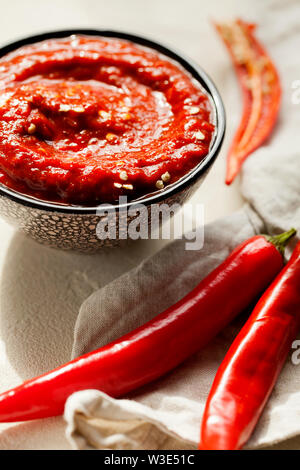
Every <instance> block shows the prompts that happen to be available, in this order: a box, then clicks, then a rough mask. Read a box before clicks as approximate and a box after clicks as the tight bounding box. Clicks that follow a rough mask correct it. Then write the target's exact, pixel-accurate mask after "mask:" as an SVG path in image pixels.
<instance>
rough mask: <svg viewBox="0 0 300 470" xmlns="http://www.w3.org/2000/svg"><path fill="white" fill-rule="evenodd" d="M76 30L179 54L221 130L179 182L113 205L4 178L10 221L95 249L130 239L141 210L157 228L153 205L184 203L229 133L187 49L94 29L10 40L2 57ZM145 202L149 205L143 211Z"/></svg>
mask: <svg viewBox="0 0 300 470" xmlns="http://www.w3.org/2000/svg"><path fill="white" fill-rule="evenodd" d="M72 34H81V35H91V36H104V37H110V38H118V39H125V40H128V41H131V42H134V43H136V44H139V45H141V46H146V47H148V48H151V49H154V50H156V51H158V52H159V53H162V54H164V55H165V56H167V57H169V58H171V59H173V60H175V61H176V62H177V63H179V64H180V65H181V66H182V67H183V68H184V69H185V70H186V71H188V72H189V73H190V74H191V75H192V77H193V78H194V79H195V80H196V81H198V83H200V84H201V86H202V87H203V88H204V89H205V90H206V92H207V94H208V96H209V98H210V101H211V104H212V107H213V113H214V121H215V122H214V124H215V132H214V135H213V138H212V142H211V145H210V150H209V152H208V154H207V155H206V156H205V158H204V159H203V160H202V161H201V162H200V163H199V164H198V165H197V166H195V167H194V168H193V169H192V170H191V171H190V172H189V173H187V174H186V175H185V176H183V177H182V178H181V179H180V180H178V181H177V182H176V183H174V184H172V185H169V186H167V187H166V188H165V189H163V190H161V191H157V192H154V193H152V194H147V195H145V196H143V197H141V198H139V199H137V200H133V201H129V202H124V203H120V204H116V205H113V206H112V205H109V204H103V205H101V207H100V208H99V206H76V205H65V204H59V203H52V202H48V201H44V200H40V199H36V198H33V197H30V196H27V195H24V194H21V193H19V192H17V191H14V190H12V189H10V188H8V187H6V186H4V185H1V184H0V215H1V216H2V217H3V218H4V219H5V220H7V221H8V222H9V223H10V224H12V225H13V226H15V227H16V228H17V229H19V230H21V231H23V232H24V233H25V234H27V235H28V236H30V237H31V238H33V239H34V240H36V241H38V242H40V243H43V244H46V245H48V246H51V247H55V248H61V249H65V250H78V251H82V252H93V251H97V250H99V249H100V248H102V247H104V246H115V245H118V244H120V242H121V241H123V240H126V239H127V238H128V236H127V231H128V227H129V225H130V223H131V222H132V220H133V219H135V218H136V217H137V215H139V217H140V222H141V223H143V224H146V225H147V227H151V230H152V229H155V228H156V227H154V225H157V224H160V222H161V218H159V220H157V218H156V221H155V223H154V221H153V217H151V208H152V207H153V205H157V207H161V205H162V204H167V205H168V206H173V205H174V204H175V203H176V207H178V205H182V204H184V202H185V201H186V200H187V199H188V198H189V197H190V196H191V195H192V194H193V193H194V192H195V191H196V190H197V189H198V188H199V186H200V185H201V183H202V181H203V179H204V178H205V176H206V175H207V173H208V171H209V169H210V168H211V167H212V165H213V162H214V161H215V159H216V157H217V155H218V153H219V151H220V148H221V145H222V142H223V138H224V133H225V112H224V106H223V103H222V99H221V97H220V94H219V92H218V90H217V88H216V87H215V85H214V83H213V82H212V80H211V79H210V78H209V77H208V75H207V74H206V73H205V72H204V71H203V70H202V68H201V67H199V65H197V64H195V63H193V62H192V61H191V60H190V59H188V58H186V57H185V56H184V55H182V54H181V53H179V52H176V51H174V50H172V49H170V48H169V47H166V46H164V45H162V44H160V43H156V42H154V41H152V40H150V39H147V38H145V37H142V36H136V35H133V34H129V33H125V32H120V31H110V30H109V31H108V30H94V29H77V30H73V29H72V30H64V31H54V32H49V33H44V34H39V35H36V36H30V37H28V38H25V39H21V40H19V41H16V42H13V43H10V44H8V45H7V46H4V47H2V48H0V57H2V56H3V55H5V54H7V53H9V52H11V51H13V50H15V49H17V48H19V47H22V46H25V45H28V44H32V43H35V42H39V41H44V40H47V39H51V38H63V37H68V36H70V35H72ZM141 204H142V205H143V207H146V210H145V211H139V208H140V207H141ZM174 207H175V206H174ZM112 214H113V216H114V217H115V221H116V222H115V226H114V230H113V231H108V232H107V234H106V235H104V236H103V230H102V231H101V236H99V226H100V225H99V222H100V223H102V225H101V226H102V227H105V224H106V221H107V220H108V217H110V216H111V215H112Z"/></svg>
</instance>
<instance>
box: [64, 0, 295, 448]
mask: <svg viewBox="0 0 300 470" xmlns="http://www.w3.org/2000/svg"><path fill="white" fill-rule="evenodd" d="M281 5H283V4H282V3H279V2H276V1H274V2H273V4H272V5H271V7H272V8H271V7H270V11H271V13H270V14H269V15H267V16H266V17H265V18H263V20H262V21H263V23H264V41H265V42H266V43H267V44H268V45H269V49H271V52H272V56H273V58H274V60H275V63H276V64H277V66H278V68H279V72H280V75H281V79H282V89H283V103H282V112H281V117H280V121H279V123H278V125H277V127H276V130H275V132H274V134H273V136H272V138H271V139H270V140H269V141H268V142H267V143H266V144H265V145H264V146H263V147H261V148H260V149H259V150H257V151H256V152H255V154H253V155H252V156H251V157H250V158H248V160H247V161H246V163H245V164H244V167H243V171H242V184H241V190H242V194H243V196H244V198H245V199H246V201H247V202H246V204H245V206H244V208H243V209H242V210H240V211H238V212H236V213H235V214H233V215H232V216H229V217H226V218H224V219H222V220H219V221H217V222H215V223H213V224H210V225H208V226H207V227H205V241H204V247H203V249H202V250H200V251H199V252H195V251H186V250H185V249H184V244H185V241H184V240H176V241H173V242H171V243H170V244H169V245H167V246H166V247H165V248H163V249H162V250H161V251H160V252H158V253H156V254H155V255H154V256H153V257H151V258H148V259H147V260H145V261H144V262H143V263H142V264H141V265H140V266H138V267H137V268H135V269H133V270H132V271H129V272H128V273H126V274H124V275H122V276H121V277H119V278H118V279H116V280H114V281H113V282H111V283H109V284H108V285H106V286H105V287H103V288H102V289H100V290H96V291H95V292H94V293H93V294H92V295H91V296H90V297H89V298H88V299H87V300H86V301H85V302H84V303H83V304H82V306H81V309H80V313H79V316H78V319H77V322H76V327H75V338H74V345H73V357H75V356H78V355H80V354H83V353H86V352H88V351H91V350H93V349H95V348H98V347H100V346H102V345H104V344H106V343H108V342H110V341H112V340H114V339H116V338H118V337H119V336H121V335H123V334H124V333H126V332H128V331H130V330H131V329H133V328H135V327H137V326H139V325H141V324H143V323H144V322H145V321H147V320H149V319H150V318H153V317H154V316H155V315H157V314H158V313H160V312H161V311H163V310H164V309H165V308H167V307H168V306H170V305H171V304H173V303H175V302H176V301H177V300H179V299H180V298H181V297H183V296H184V295H185V294H186V293H187V292H188V291H190V290H191V289H192V288H193V287H194V286H195V285H196V284H197V283H198V282H199V281H200V280H201V279H202V278H203V277H205V276H206V275H207V274H208V272H210V271H211V270H212V269H213V268H215V267H216V266H217V265H218V264H219V263H220V262H221V261H222V260H223V259H224V258H225V257H226V256H227V255H228V253H229V252H230V251H231V250H232V249H233V248H234V247H235V246H236V245H237V244H238V243H239V242H241V241H242V240H244V239H246V238H248V237H250V236H252V235H254V234H256V233H260V232H266V233H270V234H277V233H279V232H283V231H285V230H288V229H289V228H291V227H295V228H296V229H298V230H299V231H300V133H299V128H300V112H299V110H300V104H299V105H297V104H296V101H297V100H294V102H295V104H293V100H292V93H293V88H292V87H293V86H294V85H293V83H294V81H295V80H296V79H297V78H300V77H299V73H300V70H299V66H298V63H297V62H298V61H297V57H298V51H299V49H300V32H299V28H297V21H298V18H299V14H300V7H299V4H297V2H290V4H289V8H288V9H285V15H284V22H283V21H281V17H282V9H281V8H282V6H281ZM274 25H276V28H275V26H274ZM224 53H225V52H224ZM232 83H234V82H232ZM227 117H228V120H230V119H231V118H232V117H231V115H230V110H227ZM216 203H217V201H216ZM297 237H298V238H299V233H298V235H297ZM295 241H296V240H295ZM293 245H294V243H291V246H290V247H289V249H288V250H287V255H289V254H290V251H291V248H292V247H293ZM162 287H163V288H162ZM233 295H234V293H233ZM243 321H245V318H244V317H243V316H242V317H240V318H238V319H237V320H235V321H234V322H233V323H232V324H231V325H230V326H228V327H227V328H226V329H225V330H224V331H223V332H222V333H221V334H220V335H219V336H218V337H217V338H215V339H214V340H213V341H211V343H210V344H209V345H208V346H207V347H206V348H205V349H204V350H202V351H200V352H199V353H197V354H196V355H194V356H193V357H191V358H190V359H188V360H187V361H185V363H183V364H182V365H181V366H179V367H178V368H177V369H176V370H174V371H173V372H170V373H169V374H167V375H166V376H165V377H162V378H161V379H159V380H157V381H156V382H154V383H152V384H149V385H147V386H145V387H143V388H142V389H140V390H137V391H136V392H135V393H131V394H130V395H129V396H128V397H126V399H112V398H110V397H108V396H107V395H105V394H104V393H102V392H99V391H95V390H86V391H82V392H77V393H75V394H73V395H72V396H71V397H70V398H69V399H68V401H67V404H66V408H65V419H66V421H67V436H68V438H69V439H70V441H71V442H72V445H73V446H74V447H75V448H80V449H88V448H98V449H190V448H196V446H197V443H198V440H199V430H200V423H201V416H202V412H203V409H204V405H205V400H206V398H207V395H208V392H209V389H210V386H211V384H212V381H213V378H214V376H215V373H216V370H217V368H218V366H219V365H220V363H221V361H222V359H223V357H224V355H225V353H226V351H227V349H228V347H229V345H230V344H231V342H232V340H233V338H234V337H235V335H236V334H237V332H238V330H239V328H240V327H241V325H242V324H243ZM298 434H299V435H300V366H299V367H298V366H297V365H294V364H293V363H292V361H291V360H290V359H289V360H288V361H287V363H286V365H285V367H284V369H283V372H282V373H281V375H280V378H279V380H278V383H277V384H276V386H275V389H274V391H273V393H272V396H271V398H270V400H269V402H268V404H267V406H266V408H265V410H264V413H263V415H262V417H261V419H260V421H259V424H258V426H257V429H256V431H255V433H254V435H253V436H252V438H251V439H250V441H249V443H248V447H249V448H255V447H260V446H271V445H273V444H274V443H276V442H279V441H282V440H286V439H289V438H291V437H293V436H297V435H298Z"/></svg>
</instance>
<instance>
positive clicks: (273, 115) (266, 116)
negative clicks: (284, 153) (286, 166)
mask: <svg viewBox="0 0 300 470" xmlns="http://www.w3.org/2000/svg"><path fill="white" fill-rule="evenodd" d="M216 29H217V31H218V32H219V34H220V36H221V38H222V39H223V41H224V43H225V45H226V47H227V49H228V51H229V53H230V56H231V59H232V61H233V64H234V67H235V71H236V74H237V77H238V79H239V82H240V85H241V88H242V93H243V115H242V119H241V123H240V125H239V127H238V130H237V132H236V134H235V137H234V139H233V142H232V144H231V147H230V149H229V153H228V157H227V158H228V160H227V174H226V183H227V184H230V183H232V181H233V180H234V178H235V177H236V175H237V174H238V172H239V170H240V167H241V165H242V163H243V161H244V160H245V159H246V158H247V156H248V155H249V154H250V153H252V152H253V151H254V150H256V149H257V148H258V147H259V146H260V145H261V144H262V143H263V142H264V141H265V140H266V139H267V137H268V136H269V135H270V133H271V131H272V129H273V126H274V124H275V122H276V119H277V116H278V111H279V107H280V98H281V88H280V81H279V76H278V72H277V70H276V67H275V65H274V63H273V62H272V60H271V59H270V57H269V55H268V54H267V52H266V50H265V49H264V48H263V46H262V45H261V44H260V42H259V41H258V40H257V39H256V38H255V36H254V30H255V25H253V24H248V23H245V22H244V21H242V20H236V21H234V22H232V23H218V24H216Z"/></svg>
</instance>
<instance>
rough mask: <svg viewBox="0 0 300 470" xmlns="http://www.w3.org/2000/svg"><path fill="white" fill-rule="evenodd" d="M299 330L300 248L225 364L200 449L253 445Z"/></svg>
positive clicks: (209, 404)
mask: <svg viewBox="0 0 300 470" xmlns="http://www.w3.org/2000/svg"><path fill="white" fill-rule="evenodd" d="M299 329H300V242H298V244H297V245H296V248H295V250H294V252H293V254H292V256H291V259H290V261H289V262H288V264H287V265H286V266H285V268H284V269H283V270H282V271H281V273H280V274H279V275H278V276H277V277H276V279H275V280H274V282H273V283H272V284H271V286H270V287H269V288H268V290H267V291H266V292H265V294H264V295H263V296H262V297H261V299H260V300H259V302H258V304H257V305H256V307H255V309H254V310H253V313H252V314H251V316H250V317H249V319H248V321H247V322H246V324H245V325H244V327H243V328H242V330H241V331H240V333H239V334H238V336H237V337H236V339H235V341H234V342H233V344H232V346H231V347H230V349H229V351H228V353H227V354H226V356H225V359H224V360H223V362H222V364H221V366H220V368H219V370H218V372H217V375H216V377H215V380H214V383H213V385H212V388H211V391H210V393H209V397H208V400H207V403H206V407H205V411H204V416H203V421H202V429H201V442H200V448H201V449H215V450H221V449H222V450H237V449H241V448H242V447H243V446H244V444H245V443H246V442H247V440H248V439H249V437H250V435H251V433H252V431H253V430H254V428H255V425H256V423H257V421H258V419H259V417H260V415H261V413H262V411H263V408H264V406H265V404H266V402H267V400H268V398H269V396H270V394H271V392H272V389H273V387H274V385H275V382H276V380H277V377H278V375H279V373H280V371H281V369H282V367H283V365H284V362H285V360H286V358H287V355H288V353H289V351H290V348H291V344H292V342H293V340H294V339H295V337H296V336H297V333H298V332H299Z"/></svg>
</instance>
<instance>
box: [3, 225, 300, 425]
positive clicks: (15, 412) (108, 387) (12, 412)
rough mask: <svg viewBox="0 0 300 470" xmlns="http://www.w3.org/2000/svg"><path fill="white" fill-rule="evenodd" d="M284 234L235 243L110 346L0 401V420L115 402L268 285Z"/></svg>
mask: <svg viewBox="0 0 300 470" xmlns="http://www.w3.org/2000/svg"><path fill="white" fill-rule="evenodd" d="M294 233H295V230H294V229H292V230H290V231H289V232H286V233H285V234H282V235H280V236H277V237H273V238H270V237H265V236H262V235H259V236H255V237H252V238H250V239H249V240H247V241H245V242H244V243H242V244H240V245H239V246H238V247H237V248H236V249H235V250H234V251H233V252H232V253H231V254H230V255H229V256H228V258H227V259H226V260H225V261H224V262H223V263H222V264H221V265H220V266H219V267H217V268H216V269H215V270H214V271H212V272H211V273H210V274H209V275H208V276H207V277H206V278H205V279H204V280H202V281H201V282H200V283H199V284H198V285H197V287H195V288H194V290H192V291H191V292H190V293H189V294H187V295H186V296H185V297H184V298H183V299H182V300H180V301H179V302H177V303H176V304H175V305H173V306H172V307H170V308H168V309H167V310H166V311H164V312H163V313H161V314H160V315H158V316H157V317H155V318H154V319H153V320H151V321H149V322H148V323H146V324H145V325H144V326H142V327H140V328H137V329H136V330H134V331H132V332H131V333H128V334H127V335H125V336H123V337H122V338H120V339H119V340H117V341H114V342H112V343H110V344H108V345H107V346H104V347H102V348H100V349H98V350H96V351H93V352H91V353H88V354H86V355H84V356H81V357H79V358H77V359H75V360H73V361H71V362H69V363H67V364H65V365H63V366H61V367H59V368H57V369H55V370H53V371H52V372H48V373H46V374H44V375H42V376H40V377H37V378H35V379H32V380H29V381H27V382H25V383H24V384H23V385H21V386H19V387H17V388H15V389H13V390H10V391H8V392H5V393H3V394H1V395H0V421H24V420H29V419H37V418H45V417H49V416H55V415H59V414H61V413H62V412H63V409H64V404H65V401H66V399H67V398H68V396H69V395H70V394H71V393H73V392H76V391H78V390H83V389H88V388H96V389H99V390H102V391H103V392H106V393H107V394H108V395H111V396H114V397H118V396H121V395H124V394H126V393H128V392H130V391H131V390H134V389H136V388H138V387H140V386H142V385H144V384H146V383H148V382H151V381H152V380H155V379H157V378H158V377H160V376H161V375H163V374H165V373H166V372H168V371H170V370H171V369H174V368H175V367H176V366H177V365H178V364H180V363H181V362H182V361H184V360H185V359H186V358H188V357H189V356H190V355H192V354H193V353H195V352H196V351H198V350H200V349H201V348H202V347H203V346H204V345H206V344H207V343H208V342H209V340H210V339H212V338H213V337H214V336H215V335H216V334H217V333H218V332H219V331H220V330H222V328H224V326H225V325H227V324H228V323H229V322H230V321H231V320H232V319H233V318H234V317H235V316H236V315H237V314H238V313H240V312H241V311H242V310H243V309H245V308H246V307H247V306H248V305H249V303H250V302H251V301H253V300H254V299H255V298H257V296H258V295H259V294H260V293H261V292H262V291H263V290H264V289H265V288H266V287H267V286H268V285H269V283H270V282H271V281H272V280H273V279H274V277H275V276H276V275H277V273H278V272H279V271H280V269H281V268H282V266H283V257H282V251H283V247H284V245H285V243H286V242H287V240H288V239H289V238H290V237H291V236H292V235H294Z"/></svg>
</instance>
